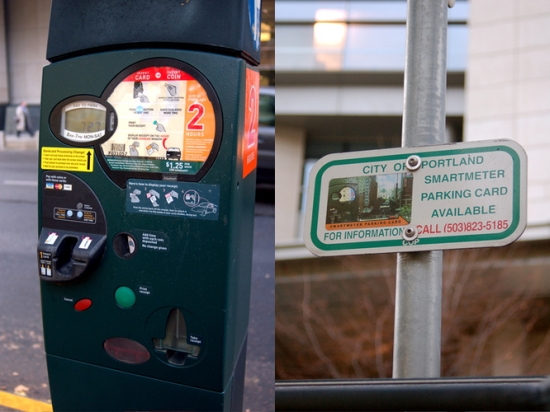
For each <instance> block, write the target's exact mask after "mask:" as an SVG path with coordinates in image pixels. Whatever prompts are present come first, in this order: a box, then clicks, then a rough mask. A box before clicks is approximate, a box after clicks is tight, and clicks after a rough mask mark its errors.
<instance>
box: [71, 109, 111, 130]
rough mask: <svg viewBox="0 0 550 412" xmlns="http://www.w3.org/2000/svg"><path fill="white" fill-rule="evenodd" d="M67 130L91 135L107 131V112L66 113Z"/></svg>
mask: <svg viewBox="0 0 550 412" xmlns="http://www.w3.org/2000/svg"><path fill="white" fill-rule="evenodd" d="M64 127H65V130H70V131H71V132H76V133H91V132H100V131H103V130H105V110H98V109H89V108H84V109H75V110H71V111H69V112H66V113H65V125H64Z"/></svg>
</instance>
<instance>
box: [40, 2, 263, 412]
mask: <svg viewBox="0 0 550 412" xmlns="http://www.w3.org/2000/svg"><path fill="white" fill-rule="evenodd" d="M90 3H93V4H90ZM134 3H136V2H134ZM137 3H143V4H142V6H143V7H141V6H139V5H137V4H134V5H133V7H132V11H128V10H124V7H127V2H123V1H111V0H110V1H97V2H85V3H82V2H80V1H74V0H73V1H70V0H65V1H56V0H54V1H53V2H52V16H51V19H52V20H51V22H50V37H49V42H48V59H49V60H50V61H52V64H50V65H48V66H46V67H45V68H44V73H43V89H42V105H41V123H40V149H39V150H40V160H39V161H40V170H39V175H40V176H39V182H40V189H39V231H40V238H39V243H38V266H39V269H38V272H39V277H40V279H41V282H40V283H41V297H42V311H43V324H44V337H45V348H46V358H47V364H48V374H49V380H50V388H51V395H52V402H53V406H54V409H56V410H132V409H133V410H205V411H217V410H223V411H229V410H231V411H233V410H240V409H242V397H243V387H244V369H245V360H246V340H247V329H248V312H249V301H250V272H251V256H252V255H251V251H252V239H253V220H254V195H255V161H256V150H257V146H256V145H257V135H256V133H257V126H256V124H257V98H256V97H257V92H258V88H259V73H258V71H257V70H256V68H255V67H254V65H255V64H257V60H256V59H257V56H258V53H259V52H258V48H257V46H256V42H255V40H254V36H255V34H254V33H255V30H259V28H258V27H256V28H254V27H253V26H255V25H256V24H257V23H256V22H254V18H252V17H250V16H251V15H253V14H254V13H256V11H250V8H254V9H255V8H256V4H255V3H254V2H250V3H251V4H249V2H248V1H236V0H235V1H227V2H223V5H220V4H219V2H216V4H217V6H216V7H217V10H218V12H219V13H221V14H222V15H223V13H224V9H225V8H227V14H226V15H225V17H226V18H228V17H231V16H236V15H238V16H239V19H238V20H239V21H237V22H235V24H234V25H232V24H226V25H225V26H226V27H227V29H226V31H227V33H226V35H225V36H224V35H223V33H222V34H220V31H219V30H218V31H217V32H216V33H217V34H214V33H211V32H213V31H215V30H214V28H213V27H211V26H209V24H211V23H212V24H217V25H219V24H220V23H219V20H218V19H219V16H218V14H217V13H218V12H217V13H216V16H214V17H215V18H213V19H210V22H209V19H208V15H207V14H206V13H208V14H212V7H210V8H208V7H206V4H207V3H209V1H208V0H205V1H202V2H198V1H196V0H188V1H177V2H170V1H150V0H148V1H142V2H137ZM210 3H211V2H210ZM251 5H252V6H251ZM211 6H212V5H211ZM138 9H139V12H136V10H138ZM230 9H231V10H230ZM135 13H138V14H139V15H136V14H135ZM140 13H141V14H140ZM146 15H147V16H149V20H147V21H146V23H144V21H145V20H144V18H145V17H144V16H146ZM174 15H176V16H179V19H177V18H175V17H174ZM159 16H165V17H166V18H165V19H164V20H162V19H159ZM79 19H80V20H79ZM140 19H141V20H140ZM130 21H133V22H136V21H137V22H141V23H142V24H141V26H140V27H141V28H142V29H141V30H136V29H135V27H134V29H131V30H126V32H125V29H123V28H124V27H125V25H126V24H130V23H129V22H130ZM176 21H179V22H186V21H193V25H192V27H195V30H194V31H193V35H190V34H188V33H186V31H185V30H184V29H182V28H181V27H179V26H178V27H175V26H174V30H172V31H171V30H167V26H165V25H164V23H165V24H167V25H169V27H172V26H173V25H175V22H176ZM243 22H245V23H246V22H248V23H247V24H244V23H243ZM161 23H162V24H161ZM75 25H79V30H78V33H76V32H74V33H75V35H74V36H73V37H66V36H65V35H64V34H63V33H64V32H65V30H68V29H70V28H71V27H73V28H75ZM102 25H103V26H102ZM159 25H162V31H164V32H165V34H164V35H162V34H159V31H160V30H159V29H160V27H159ZM170 25H172V26H170ZM197 25H199V26H200V27H201V30H202V35H203V36H202V37H203V38H204V41H203V42H202V43H201V33H199V32H197V30H196V27H198V26H197ZM184 26H185V25H184ZM98 27H99V28H101V27H104V28H105V27H109V28H110V30H111V31H112V33H111V35H108V34H106V33H103V32H102V34H101V35H99V34H98V32H97V30H99V29H98ZM86 33H88V36H87V35H86ZM124 33H126V34H124ZM153 33H154V35H153ZM175 33H177V35H175ZM148 35H151V36H148ZM155 36H156V37H155ZM164 36H166V37H164ZM163 39H164V40H163ZM178 39H179V41H176V40H178ZM80 127H82V130H80V129H78V128H80ZM77 129H78V130H77Z"/></svg>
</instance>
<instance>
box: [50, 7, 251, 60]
mask: <svg viewBox="0 0 550 412" xmlns="http://www.w3.org/2000/svg"><path fill="white" fill-rule="evenodd" d="M260 4H261V0H223V1H219V0H134V1H132V2H131V3H129V2H128V1H126V0H94V1H82V0H52V8H51V16H50V30H49V36H48V49H47V56H46V58H47V59H48V60H49V61H50V62H54V61H59V60H63V59H65V58H69V57H74V56H79V55H83V54H88V53H95V52H97V51H104V50H118V49H121V48H124V49H127V48H130V47H131V48H134V47H152V46H153V47H155V46H159V47H163V48H164V47H177V48H184V49H193V50H208V51H212V52H217V53H224V54H231V55H237V56H240V57H242V58H244V59H246V60H248V61H249V62H250V63H252V64H255V65H257V64H258V63H259V60H260V16H261V9H260Z"/></svg>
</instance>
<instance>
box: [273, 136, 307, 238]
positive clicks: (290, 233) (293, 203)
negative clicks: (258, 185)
mask: <svg viewBox="0 0 550 412" xmlns="http://www.w3.org/2000/svg"><path fill="white" fill-rule="evenodd" d="M276 133H277V137H276V139H277V144H276V147H275V180H276V182H277V185H276V187H275V220H276V221H277V222H279V223H278V224H276V226H275V242H276V243H277V242H285V241H289V240H294V239H296V237H297V231H298V225H299V208H300V198H301V186H302V171H303V168H304V151H305V143H306V135H305V131H304V130H303V129H300V128H290V127H277V130H276ZM280 222H284V224H280Z"/></svg>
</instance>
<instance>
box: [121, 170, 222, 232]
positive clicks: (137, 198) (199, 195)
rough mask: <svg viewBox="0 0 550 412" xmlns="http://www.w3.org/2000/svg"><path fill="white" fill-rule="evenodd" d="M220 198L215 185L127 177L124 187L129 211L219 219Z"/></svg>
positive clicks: (217, 187)
mask: <svg viewBox="0 0 550 412" xmlns="http://www.w3.org/2000/svg"><path fill="white" fill-rule="evenodd" d="M219 200H220V187H219V186H218V185H209V184H202V183H190V182H165V181H151V180H142V179H129V180H128V186H127V188H126V211H127V212H129V213H142V214H148V215H158V216H176V217H183V218H191V219H202V220H218V217H219V210H218V209H219ZM152 234H153V233H152ZM142 240H143V239H142Z"/></svg>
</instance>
